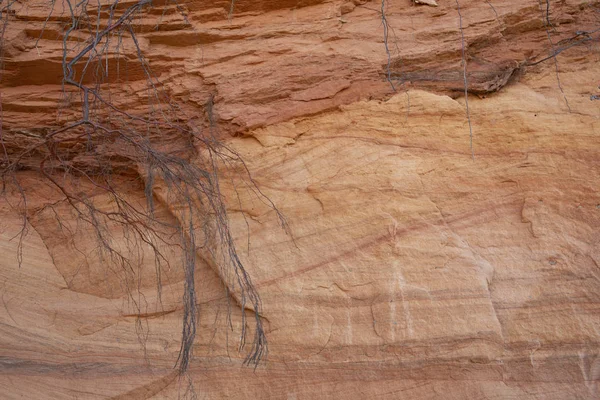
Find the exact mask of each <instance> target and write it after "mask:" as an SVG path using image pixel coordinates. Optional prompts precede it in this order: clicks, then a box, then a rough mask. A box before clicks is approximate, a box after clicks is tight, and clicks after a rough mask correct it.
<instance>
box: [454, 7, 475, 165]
mask: <svg viewBox="0 0 600 400" xmlns="http://www.w3.org/2000/svg"><path fill="white" fill-rule="evenodd" d="M456 10H457V11H458V24H459V29H460V40H461V55H462V67H463V81H464V87H465V106H466V112H467V121H468V122H469V142H470V148H471V159H473V160H474V159H475V152H474V150H473V126H472V125H471V113H470V111H469V90H468V88H469V83H468V81H467V58H466V54H465V33H464V30H463V24H462V14H461V12H460V4H459V2H458V0H456Z"/></svg>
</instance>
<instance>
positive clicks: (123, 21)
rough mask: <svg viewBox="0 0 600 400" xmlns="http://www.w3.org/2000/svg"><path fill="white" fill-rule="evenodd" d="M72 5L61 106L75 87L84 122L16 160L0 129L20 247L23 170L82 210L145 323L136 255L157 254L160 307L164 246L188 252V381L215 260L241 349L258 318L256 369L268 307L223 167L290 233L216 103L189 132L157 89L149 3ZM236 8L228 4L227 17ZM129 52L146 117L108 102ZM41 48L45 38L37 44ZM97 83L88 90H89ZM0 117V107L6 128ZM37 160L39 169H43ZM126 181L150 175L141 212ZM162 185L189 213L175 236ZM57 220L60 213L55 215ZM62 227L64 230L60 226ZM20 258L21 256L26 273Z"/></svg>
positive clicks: (141, 333) (180, 216) (80, 217)
mask: <svg viewBox="0 0 600 400" xmlns="http://www.w3.org/2000/svg"><path fill="white" fill-rule="evenodd" d="M65 2H66V6H67V10H68V13H69V17H70V26H69V27H68V29H67V30H66V31H65V34H64V36H63V58H62V64H63V79H62V84H63V88H64V94H65V96H67V90H66V88H67V87H69V86H70V87H73V88H76V89H77V91H78V92H79V94H80V96H81V102H80V104H81V106H80V107H81V117H80V118H79V119H77V120H75V121H68V122H67V123H66V124H64V126H63V127H59V128H57V129H55V130H53V131H50V132H47V133H46V134H45V135H43V136H42V137H40V138H39V139H36V141H34V142H33V143H32V144H31V145H30V146H28V147H25V148H24V149H22V150H21V151H18V152H16V153H14V154H10V153H9V152H8V151H7V149H6V146H5V144H4V137H3V133H4V132H3V131H2V120H1V119H0V146H1V147H2V154H3V156H2V157H3V158H2V163H1V164H0V176H1V178H2V182H3V187H6V186H7V185H13V186H14V187H15V188H16V189H17V190H18V191H19V192H20V193H21V194H22V204H21V205H16V206H15V209H19V210H20V212H21V215H22V216H23V218H24V226H23V229H22V230H21V232H20V235H21V243H22V238H23V237H24V235H25V234H26V232H27V231H26V228H27V216H28V213H29V211H28V210H27V202H26V200H27V198H26V193H25V191H24V190H23V188H22V187H21V183H20V181H19V176H18V174H17V171H18V170H19V169H22V168H27V169H31V170H35V171H38V172H39V173H40V174H41V175H42V176H43V177H44V178H45V179H46V181H47V182H49V183H50V184H51V185H52V186H53V187H54V188H55V189H56V190H57V191H58V193H60V194H61V195H62V198H63V200H64V201H65V203H66V204H68V205H69V206H70V208H71V209H72V210H74V212H75V215H76V217H77V221H80V222H82V223H85V224H86V225H87V226H88V227H91V229H92V232H93V233H94V235H95V238H96V243H97V252H98V256H99V257H101V258H102V259H103V260H106V261H107V265H108V266H109V268H111V269H112V270H113V272H114V273H116V274H122V277H123V280H124V289H125V290H126V292H127V295H128V299H129V301H130V304H131V305H132V306H133V307H134V309H135V311H136V312H137V313H138V315H141V313H142V311H143V307H144V304H145V300H144V296H143V295H142V293H141V290H140V278H139V276H138V275H137V274H138V272H137V271H136V268H137V267H136V265H138V264H139V260H136V256H135V254H137V255H138V256H137V257H141V256H140V254H142V252H141V247H140V246H142V245H143V246H144V247H149V248H150V249H151V251H152V253H153V255H154V261H155V266H156V275H157V276H156V279H157V292H158V298H159V303H160V297H161V295H160V291H161V272H160V271H161V265H163V264H165V263H168V262H169V261H168V259H167V257H166V255H165V254H164V253H163V252H162V250H161V247H160V245H161V244H162V245H164V244H169V245H176V246H178V247H179V248H181V249H182V251H183V260H182V268H183V271H184V276H185V285H184V286H185V287H184V293H183V324H182V340H181V348H180V352H179V357H178V359H177V363H176V366H177V368H178V370H179V373H180V374H182V375H183V374H185V372H186V371H187V369H188V367H189V364H190V361H191V359H192V348H193V343H194V338H195V335H196V326H197V321H198V312H199V310H198V305H197V294H196V288H195V279H196V277H195V274H196V257H198V255H199V252H205V253H206V254H208V255H210V256H211V259H212V261H213V264H214V265H215V266H216V268H217V272H218V273H219V275H220V276H221V278H222V279H223V282H224V283H225V287H226V292H227V294H228V295H232V296H233V294H234V293H235V294H236V295H237V296H239V302H240V307H241V310H242V322H241V326H242V332H241V337H240V350H242V349H244V348H245V345H246V343H247V342H249V338H248V335H249V332H247V327H248V324H247V321H246V308H249V309H251V310H252V313H253V314H254V316H255V322H254V324H253V327H254V335H253V336H254V337H253V339H252V340H251V346H250V349H249V352H248V355H247V357H246V359H245V363H246V364H253V365H255V366H256V365H258V363H259V362H260V360H261V359H262V358H263V357H264V356H265V355H266V352H267V341H266V337H265V333H264V328H263V326H262V320H261V317H260V314H261V312H262V303H261V301H260V297H259V295H258V293H257V291H256V290H255V288H254V285H253V283H252V280H251V277H250V274H249V273H248V272H247V271H246V269H245V267H244V265H243V263H242V262H241V260H240V258H239V256H238V253H237V249H236V243H235V242H234V240H233V236H232V234H231V232H230V228H229V220H228V216H227V208H226V204H225V199H224V197H223V195H222V194H221V185H220V176H221V173H222V171H221V170H222V168H226V169H228V168H234V166H239V165H241V166H242V167H243V171H244V174H245V175H246V176H245V178H244V177H241V178H242V179H244V181H245V182H246V185H247V187H248V188H250V189H251V190H252V191H253V192H254V193H255V195H256V196H257V197H258V198H259V199H261V201H263V202H264V203H265V204H267V205H268V206H269V207H272V209H273V210H275V211H276V214H277V216H278V218H279V220H280V222H281V224H282V226H283V227H284V228H286V222H285V219H284V217H283V215H281V213H280V212H279V210H277V208H276V207H275V205H274V204H273V202H272V201H271V200H270V199H269V198H268V197H267V196H266V195H265V194H264V193H263V192H261V191H260V189H259V188H258V186H257V185H256V182H255V181H254V180H253V179H252V178H251V176H250V173H249V170H248V168H247V166H246V164H245V163H244V161H243V160H242V159H241V157H240V156H239V154H237V153H236V152H235V151H233V150H232V149H230V148H228V147H227V146H225V145H224V144H223V143H221V142H220V140H219V139H218V137H219V135H218V133H217V130H218V125H217V120H216V118H215V115H214V101H213V95H212V94H210V95H209V101H208V102H207V104H206V107H205V111H206V119H207V121H206V122H207V125H208V127H209V128H208V129H202V128H201V127H198V126H191V125H190V123H189V122H190V121H191V120H192V119H191V118H189V116H187V115H185V113H184V112H183V111H182V109H181V107H179V105H177V104H176V103H174V102H173V101H172V100H171V99H170V97H169V96H168V94H167V93H166V92H165V91H164V89H163V85H162V83H161V82H160V80H159V79H158V78H157V77H156V76H155V75H154V74H153V73H152V70H151V68H150V63H149V62H148V61H147V60H146V58H145V57H144V54H143V51H142V49H141V46H140V44H139V41H138V40H137V36H136V30H135V28H134V27H135V19H136V18H137V16H138V15H140V13H143V12H144V10H146V9H148V8H150V7H152V4H151V0H139V1H138V2H136V3H133V4H131V5H129V6H128V7H126V8H125V9H124V10H119V9H118V7H117V6H118V5H119V1H118V0H115V1H113V2H112V3H110V4H108V5H102V4H100V3H98V4H97V5H95V7H96V8H94V6H92V5H90V4H89V1H88V0H83V1H81V2H77V3H73V2H72V0H65ZM11 4H12V3H11ZM233 5H234V2H233V1H232V2H231V10H232V9H233ZM50 7H51V8H50V10H49V14H48V18H47V19H46V21H44V23H43V27H42V29H45V28H46V26H47V24H48V23H49V22H48V21H49V20H50V16H51V14H52V12H53V10H54V2H51V4H50ZM5 11H6V8H2V17H3V19H2V21H8V16H7V15H8V14H7V12H5ZM103 16H104V17H103ZM5 18H6V19H5ZM5 27H6V23H4V24H3V26H2V29H3V30H2V32H4V29H5ZM86 32H87V35H88V39H87V41H85V42H83V44H81V41H78V42H77V43H76V44H75V47H73V48H71V47H70V46H71V44H70V41H69V37H70V36H71V35H74V34H75V33H77V35H82V34H83V33H86ZM125 42H127V43H129V44H130V45H132V46H133V53H134V55H135V58H136V59H137V61H138V62H139V64H140V66H141V68H142V70H143V72H144V75H145V77H146V82H147V88H148V101H149V105H150V110H149V111H148V112H147V113H146V114H145V115H139V114H133V113H131V112H129V111H128V110H123V109H121V108H120V107H119V106H117V105H116V104H115V103H114V102H113V98H112V96H111V93H110V87H111V86H110V84H109V83H108V82H109V80H108V78H109V76H108V74H109V69H108V60H109V59H110V58H111V57H113V56H114V55H115V54H116V55H117V60H118V59H120V57H119V56H120V54H121V53H122V52H123V51H124V45H125ZM38 44H39V40H38V41H37V42H36V46H37V45H38ZM0 51H1V49H0ZM0 55H1V54H0ZM0 59H1V58H0ZM90 79H91V84H90V83H85V82H87V81H89V80H90ZM107 93H108V95H107ZM0 99H1V98H0ZM0 107H1V103H0ZM1 115H2V114H1V108H0V118H1ZM181 121H183V122H181ZM169 137H171V138H177V139H180V140H181V142H182V143H184V142H185V143H187V145H186V146H185V147H183V148H178V149H175V150H165V148H166V147H165V142H164V141H165V138H169ZM167 140H168V139H167ZM74 144H84V147H83V150H82V151H84V152H85V155H86V156H87V157H88V160H89V161H88V162H87V163H86V164H84V165H82V164H78V162H77V161H76V158H75V157H74V155H73V154H72V151H71V150H70V149H71V148H72V147H74V146H73V145H74ZM67 145H68V146H67ZM40 157H41V158H40ZM35 160H39V163H38V165H37V166H36V164H35ZM192 160H193V161H192ZM119 171H121V172H124V171H127V173H128V174H131V173H135V174H140V171H145V173H143V174H141V175H140V178H141V179H142V180H144V181H145V182H144V185H143V190H144V193H145V195H146V196H145V197H146V201H147V204H146V207H145V208H144V207H140V206H138V205H134V204H132V203H131V202H130V201H128V200H127V199H126V198H125V197H124V196H123V195H122V194H121V193H120V191H119V190H120V189H119V187H118V186H115V184H114V182H113V180H114V178H115V176H116V175H118V174H119V173H120V172H119ZM158 184H161V185H163V186H164V188H165V191H164V192H165V193H166V194H165V196H166V201H167V202H168V203H172V204H178V205H181V207H179V211H177V215H176V218H177V221H178V225H176V226H172V225H169V224H166V223H165V222H162V221H161V220H159V219H157V218H156V217H155V215H154V188H155V186H156V185H158ZM98 193H103V194H105V195H107V196H108V197H109V198H110V199H111V200H112V204H113V207H112V208H111V209H109V210H107V209H105V208H102V207H99V206H97V205H96V204H95V201H94V196H95V195H96V194H98ZM54 212H55V214H56V215H59V214H57V211H56V210H54ZM60 226H63V224H62V223H60ZM109 226H118V227H120V228H121V229H122V230H123V232H124V238H125V239H124V240H125V241H126V243H127V244H128V245H129V246H130V247H131V248H130V253H133V254H134V257H133V258H132V256H131V255H130V254H126V253H125V252H124V251H123V250H122V249H121V248H120V247H119V245H117V244H116V243H115V241H114V238H112V237H111V234H110V230H109ZM61 229H62V228H61ZM168 229H177V230H178V232H179V234H178V235H179V242H178V244H173V243H167V242H166V241H165V239H163V231H164V230H168ZM199 237H201V238H202V239H201V240H200V239H199ZM21 257H22V256H21V255H20V252H19V255H18V258H19V263H20V262H21ZM136 332H138V337H139V339H140V343H142V344H143V345H144V343H145V340H146V338H147V335H148V332H147V328H146V329H145V328H144V325H143V323H142V321H141V320H140V319H138V320H137V321H136Z"/></svg>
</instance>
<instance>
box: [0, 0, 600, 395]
mask: <svg viewBox="0 0 600 400" xmlns="http://www.w3.org/2000/svg"><path fill="white" fill-rule="evenodd" d="M386 3H387V4H386V8H385V9H386V13H385V15H386V20H387V24H388V27H389V35H388V47H389V50H390V59H389V64H390V70H389V72H390V77H391V78H392V80H393V81H394V84H395V88H396V90H397V91H396V92H394V91H393V90H392V89H391V86H390V83H389V82H388V81H387V80H386V76H387V69H386V66H387V64H388V55H387V54H386V50H385V45H384V33H383V25H382V15H381V3H380V2H378V1H361V0H355V1H352V2H351V1H321V0H312V1H284V0H282V1H267V0H258V1H254V2H249V1H242V0H238V1H236V2H235V7H234V12H233V14H232V16H231V18H230V17H229V10H230V4H229V2H228V1H216V0H215V1H208V2H201V1H190V2H180V5H179V7H181V9H180V10H179V11H180V12H183V13H184V14H185V16H186V20H183V18H182V16H181V14H180V12H178V10H177V6H176V5H174V4H171V3H168V4H167V5H166V6H164V7H162V8H161V7H159V5H158V4H157V7H156V8H154V9H144V10H143V12H141V13H140V15H139V19H138V20H137V26H138V29H139V34H138V37H139V40H140V46H141V48H142V50H143V52H144V55H145V57H146V58H147V59H148V60H149V62H150V65H151V67H152V69H153V71H154V72H155V73H156V74H157V77H158V78H159V79H160V81H161V82H162V83H163V84H164V89H165V90H166V92H167V93H168V94H169V96H170V97H171V98H172V99H173V101H174V102H177V104H179V105H180V106H181V108H182V109H183V110H185V112H186V113H187V114H188V115H190V116H191V117H190V118H195V116H196V115H197V114H198V113H200V111H198V110H200V108H201V107H203V106H204V105H205V104H206V102H207V101H208V100H209V99H211V98H214V111H215V115H216V118H217V121H216V122H217V124H218V126H219V128H220V132H221V135H222V137H223V138H224V140H225V141H226V142H227V143H228V145H229V146H231V147H232V148H234V149H235V150H236V151H238V152H239V153H240V155H241V156H242V157H243V158H244V160H245V161H246V163H247V166H248V168H249V170H250V172H251V174H252V178H253V179H254V181H255V182H256V184H257V186H258V187H259V188H260V190H261V191H262V192H264V193H265V194H266V195H267V196H268V197H269V198H270V199H271V200H272V201H273V202H274V204H276V205H277V207H278V208H279V210H281V212H282V213H283V214H284V215H285V216H286V218H287V220H288V222H289V228H290V229H289V230H290V233H289V234H286V233H285V232H284V231H283V230H282V229H280V227H279V226H278V220H277V216H276V215H275V213H274V212H273V210H272V209H271V208H270V207H268V206H267V205H265V204H264V203H262V202H261V201H260V199H258V198H257V197H256V195H255V194H254V193H252V192H251V191H250V190H245V189H244V188H243V187H238V186H236V185H234V184H233V182H232V181H224V183H223V186H222V190H223V191H224V194H225V197H226V198H227V203H228V205H229V218H230V223H231V227H232V231H233V232H234V235H235V239H236V243H237V248H238V251H239V253H240V256H241V257H242V261H243V262H244V265H245V266H246V268H247V270H248V271H249V273H250V275H251V276H252V280H253V282H254V283H255V285H256V287H257V290H258V292H259V294H260V296H261V299H262V304H263V315H262V317H263V320H264V321H265V322H264V323H265V328H266V334H267V339H268V341H269V354H268V358H267V359H266V360H264V361H263V362H262V363H261V364H260V365H259V366H258V367H257V368H256V369H252V368H251V367H244V366H242V361H243V358H244V356H245V353H244V351H242V352H239V351H238V345H239V332H240V329H241V318H240V310H239V307H238V306H237V305H236V304H235V303H231V302H230V301H228V299H227V297H226V294H225V291H224V288H223V286H224V283H223V281H222V280H221V278H220V275H219V274H218V273H217V272H218V271H215V269H214V267H213V266H212V265H211V263H210V262H206V261H201V262H199V265H198V268H197V276H196V280H197V283H196V286H197V292H198V304H199V326H198V332H197V337H196V342H195V346H194V359H193V361H192V363H191V366H190V370H189V374H188V376H186V377H184V378H179V377H178V376H177V374H176V370H174V369H173V366H174V365H175V362H176V360H177V356H178V352H179V349H180V340H181V320H182V315H181V314H182V308H181V296H182V291H183V280H184V273H183V270H182V269H181V267H180V266H179V260H180V250H179V249H177V248H176V247H175V248H168V249H165V251H167V252H168V257H169V258H170V259H171V260H172V263H171V264H170V266H169V268H166V269H165V270H164V271H163V272H162V274H163V276H162V291H161V295H160V298H159V295H158V293H157V289H156V282H157V280H156V271H155V266H154V264H153V260H152V259H151V254H150V252H149V250H148V249H144V248H143V247H137V248H136V249H135V251H132V253H131V256H132V257H138V259H139V260H140V262H139V266H138V267H137V270H136V271H135V277H136V278H135V279H136V280H135V286H133V287H132V286H130V285H128V284H124V281H123V274H122V273H121V272H120V271H113V270H111V269H110V268H109V265H108V263H107V262H106V260H104V259H102V258H100V257H99V256H98V254H97V252H96V250H95V246H96V245H95V242H94V238H93V232H91V230H89V228H87V227H86V226H85V225H82V224H79V223H78V221H77V218H76V215H75V214H74V213H73V212H72V210H71V209H70V208H69V207H68V206H67V205H66V204H63V203H60V200H61V199H60V196H58V195H57V194H56V193H55V192H54V191H52V190H51V189H50V188H49V185H48V183H47V182H45V180H44V177H43V176H41V175H40V174H38V173H36V172H35V171H34V170H23V171H19V172H17V174H18V175H19V179H20V180H21V183H22V186H23V188H24V190H25V192H26V194H27V198H28V201H29V216H28V222H27V229H26V235H25V236H24V240H23V252H22V254H23V257H22V265H20V266H19V263H18V261H17V255H18V254H19V248H18V247H19V237H20V234H19V233H20V229H21V227H22V224H23V220H22V218H21V216H20V214H19V212H18V209H19V207H21V206H22V204H19V201H20V197H19V194H18V193H14V192H10V191H8V192H7V193H5V196H4V197H3V198H2V200H1V201H0V282H1V284H0V297H1V300H2V307H0V397H1V398H6V399H18V398H29V399H66V398H70V399H71V398H79V399H105V398H116V399H173V398H178V397H183V396H185V395H190V394H191V393H190V390H193V391H194V392H195V395H197V398H200V399H204V398H205V399H221V398H232V399H263V398H265V399H266V398H273V399H290V400H291V399H380V398H383V399H400V398H402V399H403V398H406V399H598V398H600V100H595V99H597V97H595V96H598V95H600V88H599V85H600V64H599V63H598V58H599V57H600V47H598V46H599V44H598V40H597V39H598V32H596V30H597V29H599V28H600V3H599V2H597V1H591V2H590V1H578V0H566V1H560V2H559V1H550V2H549V4H550V9H549V10H550V12H548V13H547V12H546V11H547V9H546V3H545V2H541V3H538V2H536V1H532V2H522V1H516V0H490V1H475V0H459V3H458V4H459V6H460V16H459V13H458V10H457V3H456V2H454V1H444V0H438V1H437V7H432V6H431V5H428V4H414V3H430V2H425V1H422V2H412V1H410V0H397V1H395V0H388V1H386ZM433 3H435V2H433ZM65 4H66V3H61V2H56V3H54V7H55V8H54V11H53V14H52V16H51V18H49V20H48V22H47V25H46V26H45V28H44V29H43V30H42V24H43V23H44V21H45V20H46V17H47V15H48V4H47V3H46V2H41V1H40V2H38V1H24V2H22V3H16V4H15V5H14V6H13V8H14V14H13V15H12V16H11V19H10V21H9V24H8V25H7V28H6V31H5V33H4V40H5V45H4V47H3V49H2V50H3V52H4V56H5V59H4V65H3V68H4V69H3V71H2V80H1V88H0V89H1V102H2V103H1V104H2V138H3V140H4V143H5V144H6V148H7V149H8V151H9V152H10V153H11V154H12V153H16V152H17V151H18V150H19V149H23V148H26V147H27V146H28V145H30V144H31V141H32V140H35V138H36V137H40V136H43V135H44V134H47V132H49V131H51V130H52V129H55V128H56V127H59V126H61V124H64V123H65V121H66V120H67V119H68V118H71V117H74V116H75V117H76V115H77V112H78V110H80V108H78V106H80V104H78V103H77V101H78V100H77V99H74V100H72V103H71V105H65V104H64V101H63V100H64V97H63V88H62V86H61V77H62V73H63V70H62V45H63V42H62V37H63V35H64V23H65V21H67V22H68V18H67V17H66V16H65V14H64V7H65ZM90 7H92V6H91V5H90ZM163 10H166V11H164V12H163ZM186 21H187V23H186ZM548 21H551V25H548ZM461 24H462V27H463V31H462V33H463V34H464V42H465V46H466V47H465V53H466V55H465V60H466V62H467V65H466V71H467V73H466V77H467V85H468V92H469V93H468V94H469V96H468V102H467V101H465V100H466V99H465V96H464V83H465V82H464V81H465V70H464V69H463V57H462V50H461V43H462V39H461V37H462V35H461V30H460V26H461ZM38 39H39V41H38ZM36 42H37V44H36ZM132 52H133V48H131V47H129V48H127V46H125V47H124V56H123V57H129V56H131V55H132V54H133V53H132ZM553 52H555V53H556V52H558V53H559V54H558V56H557V57H556V58H554V57H549V56H550V55H551V54H552V53H553ZM135 60H136V59H135V57H132V58H131V63H130V65H128V71H129V75H128V76H127V77H126V78H124V77H119V78H117V75H116V74H112V73H111V74H109V76H111V77H112V76H114V77H115V78H114V79H115V80H114V82H113V83H114V84H113V85H112V86H111V90H112V95H113V96H114V99H115V101H117V102H118V104H119V105H120V106H121V107H124V108H126V109H127V110H129V111H130V112H131V113H133V114H135V113H143V112H144V110H145V107H147V104H146V103H145V101H144V99H145V97H144V95H143V93H142V92H143V91H144V90H145V87H146V80H145V77H144V76H143V72H142V70H141V68H139V65H136V61H135ZM111 68H112V67H111ZM115 68H116V67H115ZM121 80H122V81H121ZM211 96H213V97H211ZM61 99H62V100H61ZM467 103H468V110H469V113H468V114H467V111H466V110H467ZM469 119H470V122H469ZM470 126H471V131H470ZM471 132H472V145H471ZM171 139H172V138H170V137H168V136H167V137H165V138H164V140H165V142H168V141H169V140H171ZM472 154H473V156H474V157H472ZM32 157H34V158H35V156H32ZM79 162H80V163H85V159H84V160H80V161H79ZM32 163H33V161H32ZM32 165H33V164H32ZM116 180H117V181H118V182H119V183H118V184H119V185H120V187H121V188H123V193H124V196H126V197H127V198H128V199H131V201H140V202H142V201H143V199H144V188H143V185H140V184H139V177H132V176H131V175H130V174H123V176H117V177H116ZM156 196H157V198H158V199H159V200H160V201H159V204H158V205H157V211H156V212H157V214H158V215H160V216H161V217H162V218H165V219H171V220H173V221H175V222H177V221H176V218H175V217H174V215H173V214H172V210H173V209H174V208H177V207H178V205H177V204H168V201H167V198H166V197H165V196H164V195H163V194H161V188H160V187H157V189H156ZM98 201H99V202H100V203H102V202H105V203H106V204H108V203H109V202H110V200H109V199H108V198H106V199H104V198H102V197H101V196H100V197H99V198H98ZM49 205H51V206H49ZM58 216H60V220H61V221H62V222H57V221H58ZM113 234H114V237H115V238H116V239H117V241H118V242H119V243H121V244H122V246H123V248H124V249H126V248H127V245H128V243H129V242H128V237H127V236H120V235H122V232H121V231H119V230H117V229H115V230H114V232H113ZM200 253H201V252H199V260H205V259H204V258H203V257H202V254H200ZM140 256H141V257H142V258H139V257H140ZM132 302H136V304H143V306H142V308H143V310H144V312H142V315H141V318H138V317H140V315H137V314H136V313H134V312H133V311H132V310H133V309H134V307H133V306H132ZM228 313H231V317H228ZM229 318H231V321H232V322H231V325H232V326H233V328H231V329H230V327H229V326H228V324H229ZM190 382H191V383H192V384H193V385H192V386H193V389H190V386H189V383H190Z"/></svg>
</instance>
